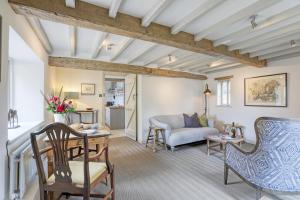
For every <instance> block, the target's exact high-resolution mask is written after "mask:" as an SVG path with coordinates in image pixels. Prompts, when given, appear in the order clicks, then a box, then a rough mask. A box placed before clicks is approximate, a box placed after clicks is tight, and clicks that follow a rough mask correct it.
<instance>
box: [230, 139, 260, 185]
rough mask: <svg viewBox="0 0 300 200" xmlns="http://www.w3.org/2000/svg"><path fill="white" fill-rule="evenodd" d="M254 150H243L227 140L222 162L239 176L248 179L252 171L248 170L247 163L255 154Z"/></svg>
mask: <svg viewBox="0 0 300 200" xmlns="http://www.w3.org/2000/svg"><path fill="white" fill-rule="evenodd" d="M254 151H255V150H253V151H249V152H248V151H244V150H243V149H241V148H240V147H238V146H237V145H235V144H233V143H231V142H228V143H226V146H225V155H224V163H225V165H226V166H229V167H230V168H231V169H232V170H234V171H235V172H236V173H237V174H239V175H240V176H241V177H244V178H245V179H249V178H250V177H252V171H251V170H250V171H249V164H250V163H251V158H252V157H253V155H254V154H255V153H254Z"/></svg>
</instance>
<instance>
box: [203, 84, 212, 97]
mask: <svg viewBox="0 0 300 200" xmlns="http://www.w3.org/2000/svg"><path fill="white" fill-rule="evenodd" d="M203 93H204V94H205V95H208V94H211V91H210V89H208V85H207V84H206V85H205V90H204V92H203Z"/></svg>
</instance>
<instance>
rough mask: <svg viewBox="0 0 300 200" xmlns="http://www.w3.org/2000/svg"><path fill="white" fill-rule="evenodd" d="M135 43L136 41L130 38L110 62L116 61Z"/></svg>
mask: <svg viewBox="0 0 300 200" xmlns="http://www.w3.org/2000/svg"><path fill="white" fill-rule="evenodd" d="M133 41H134V39H132V38H129V39H128V40H127V41H126V42H125V43H124V44H123V45H122V47H121V48H120V49H119V50H118V51H117V53H116V54H115V55H113V57H112V58H111V59H110V61H115V60H116V59H117V58H118V57H119V56H120V55H121V54H122V53H123V52H124V51H125V50H126V49H127V48H128V47H129V46H130V45H131V44H132V42H133Z"/></svg>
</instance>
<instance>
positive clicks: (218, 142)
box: [206, 135, 244, 156]
mask: <svg viewBox="0 0 300 200" xmlns="http://www.w3.org/2000/svg"><path fill="white" fill-rule="evenodd" d="M206 140H207V155H208V156H209V155H210V151H211V150H213V151H217V152H223V149H224V146H225V144H226V143H227V142H232V143H234V144H239V145H240V146H241V145H242V143H243V142H244V138H243V137H237V138H229V137H228V136H227V137H226V136H225V137H223V136H222V135H211V136H208V137H207V138H206ZM215 147H220V148H219V149H218V148H215Z"/></svg>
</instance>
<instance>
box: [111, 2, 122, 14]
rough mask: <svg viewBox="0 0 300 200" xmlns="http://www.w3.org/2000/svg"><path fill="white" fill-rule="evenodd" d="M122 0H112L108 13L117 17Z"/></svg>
mask: <svg viewBox="0 0 300 200" xmlns="http://www.w3.org/2000/svg"><path fill="white" fill-rule="evenodd" d="M121 3H122V0H112V2H111V5H110V7H109V12H108V15H109V16H110V17H112V18H115V17H116V16H117V14H118V11H119V8H120V6H121Z"/></svg>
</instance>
